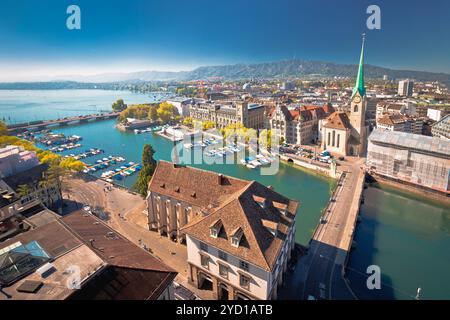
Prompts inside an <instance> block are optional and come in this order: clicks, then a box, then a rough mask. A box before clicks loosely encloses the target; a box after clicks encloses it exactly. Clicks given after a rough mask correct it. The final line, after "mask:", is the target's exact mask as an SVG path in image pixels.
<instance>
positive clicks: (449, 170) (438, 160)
mask: <svg viewBox="0 0 450 320" xmlns="http://www.w3.org/2000/svg"><path fill="white" fill-rule="evenodd" d="M367 151H368V152H367V167H368V169H369V170H370V171H371V172H373V173H376V174H379V175H382V176H386V177H388V178H392V179H395V180H400V181H405V182H409V183H413V184H416V185H420V186H423V187H427V188H430V189H433V190H436V191H440V192H444V193H447V194H448V193H449V179H450V140H448V139H440V138H436V137H428V136H423V135H418V134H411V133H405V132H388V131H382V130H379V129H377V130H374V131H373V132H372V134H371V135H370V136H369V144H368V150H367Z"/></svg>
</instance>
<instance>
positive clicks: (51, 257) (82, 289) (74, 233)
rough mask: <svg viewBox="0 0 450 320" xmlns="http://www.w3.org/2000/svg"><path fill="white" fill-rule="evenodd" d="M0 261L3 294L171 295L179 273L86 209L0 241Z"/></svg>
mask: <svg viewBox="0 0 450 320" xmlns="http://www.w3.org/2000/svg"><path fill="white" fill-rule="evenodd" d="M0 261H2V262H3V264H2V265H1V266H0V286H1V288H2V294H0V300H11V299H17V300H157V299H160V300H162V299H164V300H166V299H173V280H174V278H175V276H176V275H177V273H176V272H175V271H173V270H172V269H171V268H169V267H168V266H166V265H165V264H164V263H162V262H161V261H159V260H158V259H156V258H155V257H153V256H152V255H150V254H149V253H148V252H146V251H145V250H144V249H142V248H139V247H138V246H136V245H135V244H133V243H132V242H130V241H129V240H127V239H126V238H124V237H123V236H122V235H120V234H119V233H117V232H116V231H115V230H113V229H111V228H110V227H109V226H107V225H106V224H105V223H103V222H102V221H101V220H100V219H98V218H97V217H95V216H94V215H92V214H89V213H87V212H85V211H77V212H74V213H72V214H69V215H66V216H64V217H61V218H54V219H51V220H49V221H48V223H46V224H44V225H42V226H40V227H38V228H35V229H33V230H30V231H28V232H25V233H21V234H19V235H17V236H15V237H14V238H11V239H9V240H8V241H6V242H4V243H2V244H0Z"/></svg>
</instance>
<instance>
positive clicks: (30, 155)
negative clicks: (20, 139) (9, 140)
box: [0, 145, 39, 178]
mask: <svg viewBox="0 0 450 320" xmlns="http://www.w3.org/2000/svg"><path fill="white" fill-rule="evenodd" d="M38 164H39V159H38V157H37V155H36V152H34V151H28V150H25V149H24V148H23V147H19V146H14V145H9V146H6V147H4V148H1V149H0V178H6V177H9V176H12V175H14V174H17V173H20V172H22V171H25V170H28V169H31V168H32V167H35V166H37V165H38Z"/></svg>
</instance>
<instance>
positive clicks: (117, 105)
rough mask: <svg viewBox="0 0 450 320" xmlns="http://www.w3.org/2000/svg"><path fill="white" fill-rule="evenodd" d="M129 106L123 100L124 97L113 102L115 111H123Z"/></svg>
mask: <svg viewBox="0 0 450 320" xmlns="http://www.w3.org/2000/svg"><path fill="white" fill-rule="evenodd" d="M126 108H127V105H126V104H125V103H124V102H123V99H119V100H117V101H116V102H114V103H113V104H112V109H113V111H114V112H121V111H123V110H125V109H126Z"/></svg>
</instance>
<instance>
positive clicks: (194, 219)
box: [147, 161, 298, 299]
mask: <svg viewBox="0 0 450 320" xmlns="http://www.w3.org/2000/svg"><path fill="white" fill-rule="evenodd" d="M147 203H148V210H147V211H148V223H149V228H150V229H152V230H157V231H158V232H159V233H160V234H162V235H167V236H168V237H170V238H171V239H177V240H178V241H179V242H182V241H186V246H187V252H188V264H189V281H190V282H191V283H192V284H194V285H195V286H197V287H199V288H200V287H201V288H209V289H211V290H212V291H213V294H214V297H215V298H219V299H222V298H223V299H239V298H241V299H272V298H273V299H274V298H276V296H277V288H278V286H280V285H281V284H282V282H283V272H284V271H286V268H287V262H288V260H289V259H290V257H291V251H292V250H293V249H294V245H295V228H296V225H295V223H296V222H295V217H296V211H297V208H298V202H296V201H292V200H289V199H287V198H286V197H284V196H282V195H280V194H278V193H277V192H275V191H274V190H272V188H268V187H265V186H263V185H261V184H260V183H258V182H255V181H245V180H240V179H236V178H232V177H228V176H224V175H222V174H217V173H214V172H210V171H205V170H200V169H196V168H192V167H186V166H180V165H175V164H172V163H169V162H165V161H160V162H159V163H158V166H157V168H156V170H155V173H154V174H153V177H152V179H151V181H150V183H149V192H148V196H147Z"/></svg>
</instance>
